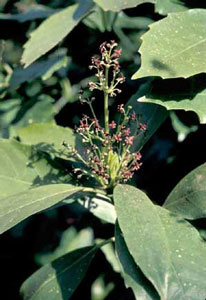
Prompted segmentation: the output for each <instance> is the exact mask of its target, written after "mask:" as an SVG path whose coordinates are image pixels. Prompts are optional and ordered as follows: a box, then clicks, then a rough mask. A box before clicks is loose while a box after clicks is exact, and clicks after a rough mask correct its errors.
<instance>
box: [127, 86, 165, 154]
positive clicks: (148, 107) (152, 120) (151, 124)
mask: <svg viewBox="0 0 206 300" xmlns="http://www.w3.org/2000/svg"><path fill="white" fill-rule="evenodd" d="M149 88H150V83H146V84H143V85H142V86H141V87H140V89H139V90H138V91H137V93H136V94H134V95H133V96H132V97H131V99H130V100H129V101H128V103H127V105H131V106H132V109H133V110H134V111H135V112H136V114H137V115H140V116H141V122H142V123H145V124H147V131H146V132H141V133H140V134H139V135H138V136H137V137H135V140H134V146H133V151H138V150H140V149H141V147H142V146H143V145H144V144H145V143H146V142H147V141H148V140H149V139H150V137H151V136H152V135H153V134H154V133H155V131H156V130H157V129H158V128H159V127H160V125H161V124H162V123H163V122H164V121H165V119H166V118H167V116H168V113H167V111H166V109H165V108H163V107H161V106H159V105H156V104H145V103H139V102H138V99H139V98H140V97H142V96H143V95H145V93H147V91H148V90H149ZM131 131H132V132H135V131H136V123H135V124H134V125H132V124H131Z"/></svg>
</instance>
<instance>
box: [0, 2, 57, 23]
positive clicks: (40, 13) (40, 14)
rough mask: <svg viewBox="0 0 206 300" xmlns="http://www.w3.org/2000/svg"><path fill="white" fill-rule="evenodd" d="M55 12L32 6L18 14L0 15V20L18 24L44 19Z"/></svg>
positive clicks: (50, 9) (43, 7)
mask: <svg viewBox="0 0 206 300" xmlns="http://www.w3.org/2000/svg"><path fill="white" fill-rule="evenodd" d="M55 12H56V10H55V9H52V8H49V7H46V6H43V5H32V8H31V9H29V10H27V11H26V12H23V13H20V14H13V15H12V14H0V20H12V21H18V22H21V23H23V22H27V21H32V20H36V19H44V18H47V17H49V16H51V15H52V14H53V13H55Z"/></svg>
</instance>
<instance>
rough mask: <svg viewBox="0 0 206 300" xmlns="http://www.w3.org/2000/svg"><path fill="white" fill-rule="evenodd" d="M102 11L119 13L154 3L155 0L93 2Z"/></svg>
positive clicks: (102, 0)
mask: <svg viewBox="0 0 206 300" xmlns="http://www.w3.org/2000/svg"><path fill="white" fill-rule="evenodd" d="M94 2H96V3H97V4H98V5H99V6H100V7H101V8H103V9H104V10H106V11H107V10H111V11H120V10H123V9H126V8H131V7H135V6H137V5H139V4H142V3H148V2H150V3H155V0H126V1H125V0H118V1H117V0H94Z"/></svg>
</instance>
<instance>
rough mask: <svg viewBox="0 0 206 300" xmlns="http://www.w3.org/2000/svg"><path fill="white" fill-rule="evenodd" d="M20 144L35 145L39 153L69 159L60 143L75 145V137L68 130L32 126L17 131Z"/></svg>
mask: <svg viewBox="0 0 206 300" xmlns="http://www.w3.org/2000/svg"><path fill="white" fill-rule="evenodd" d="M17 134H18V136H19V137H20V139H21V142H22V143H24V144H28V145H35V147H36V148H37V149H39V150H41V151H44V152H48V153H50V154H51V155H52V154H53V155H54V156H57V157H61V158H64V159H69V158H71V156H69V155H68V149H66V148H65V147H64V146H63V145H62V143H63V142H64V141H65V142H67V143H68V144H69V145H70V146H74V145H75V136H74V134H73V131H72V130H71V129H70V128H68V127H67V128H65V127H61V126H58V125H54V124H32V125H30V126H27V127H24V128H19V129H17Z"/></svg>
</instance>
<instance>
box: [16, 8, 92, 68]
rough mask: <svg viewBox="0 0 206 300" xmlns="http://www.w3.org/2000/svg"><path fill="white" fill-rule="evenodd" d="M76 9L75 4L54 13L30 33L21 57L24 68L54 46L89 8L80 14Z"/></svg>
mask: <svg viewBox="0 0 206 300" xmlns="http://www.w3.org/2000/svg"><path fill="white" fill-rule="evenodd" d="M77 9H79V8H78V5H76V4H75V5H72V6H69V7H67V8H65V9H63V10H62V11H60V12H58V13H55V14H54V15H52V16H50V17H49V18H48V19H47V20H46V21H44V22H43V23H42V24H41V25H40V26H39V27H38V28H37V29H36V30H35V31H33V32H32V33H31V36H30V39H29V41H28V42H27V43H26V44H25V45H24V48H25V50H24V53H23V56H22V63H23V64H24V65H25V67H27V66H29V65H30V64H31V63H32V62H34V61H35V60H37V59H38V58H39V57H40V56H42V55H44V54H45V53H47V52H48V51H49V50H51V49H52V48H53V47H54V46H56V45H57V44H58V43H59V42H60V41H61V40H62V39H63V38H64V37H65V36H66V35H67V34H68V33H69V32H71V31H72V30H73V28H74V27H75V26H76V25H77V24H78V23H79V21H80V20H81V19H82V18H83V17H84V16H85V14H86V13H88V12H89V10H90V9H91V7H90V6H89V7H88V10H85V9H84V10H83V11H81V10H80V12H79V11H77ZM82 12H83V14H82Z"/></svg>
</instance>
